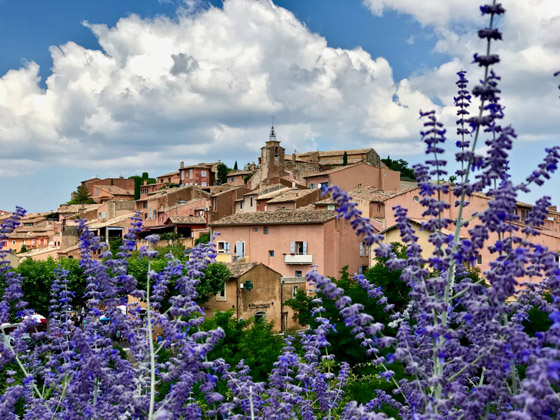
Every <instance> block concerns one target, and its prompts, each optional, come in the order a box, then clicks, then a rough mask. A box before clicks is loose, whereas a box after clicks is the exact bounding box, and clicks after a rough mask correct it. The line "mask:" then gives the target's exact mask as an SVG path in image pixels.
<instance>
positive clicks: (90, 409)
mask: <svg viewBox="0 0 560 420" xmlns="http://www.w3.org/2000/svg"><path fill="white" fill-rule="evenodd" d="M481 11H482V13H483V15H485V16H487V17H488V18H489V25H488V27H487V28H485V29H482V30H480V31H479V33H478V35H479V37H480V38H482V39H485V40H486V41H487V45H488V46H487V50H486V51H485V53H484V54H481V55H475V57H474V61H475V62H476V63H478V64H479V66H480V67H481V69H482V70H483V72H484V76H483V78H482V81H481V83H480V84H479V85H477V86H475V87H474V88H473V89H472V95H473V96H474V97H477V98H478V99H479V100H480V107H479V109H478V111H477V113H476V115H473V116H469V111H468V107H469V103H470V101H471V99H472V98H471V93H469V91H468V89H467V86H468V81H467V80H466V74H465V72H463V71H460V72H459V73H458V75H459V81H458V82H457V85H458V88H459V91H458V96H457V98H456V104H457V106H458V112H457V113H458V116H459V120H458V129H457V136H458V137H457V142H456V145H457V147H458V152H457V154H456V157H457V160H458V161H459V162H460V163H461V168H460V169H459V170H458V171H457V172H456V174H455V176H456V179H457V180H458V182H457V184H456V186H454V187H453V193H454V194H455V195H456V196H457V203H456V205H457V207H458V214H459V216H458V218H457V219H456V220H449V219H447V218H445V217H444V216H443V214H444V211H445V210H446V209H447V208H448V207H449V204H448V203H447V201H444V200H442V196H443V195H445V194H447V193H448V191H449V189H450V188H452V187H451V186H450V185H449V184H448V183H443V182H441V181H442V180H443V178H444V177H445V176H446V175H447V172H446V170H445V167H446V162H445V161H444V160H443V158H442V154H443V152H444V149H443V146H444V142H445V140H446V138H445V136H446V131H445V129H444V128H443V126H442V124H441V123H440V122H439V121H438V120H437V116H436V114H435V112H434V111H429V112H421V116H422V117H423V120H424V130H423V132H422V133H421V134H422V138H423V140H424V142H425V143H426V146H427V149H426V153H427V154H428V155H429V158H428V160H427V161H426V163H425V164H423V165H417V166H416V167H415V173H416V176H417V178H418V182H419V187H420V194H421V196H422V200H421V204H422V205H423V206H424V207H425V211H424V216H425V217H426V218H427V219H428V221H427V222H425V223H424V224H423V229H424V230H426V231H428V232H430V242H431V244H432V245H433V247H434V252H433V254H432V255H431V256H430V257H429V258H427V259H425V258H423V257H422V249H421V247H420V246H419V244H418V238H417V236H416V234H415V231H414V230H413V229H412V227H411V225H410V223H409V222H410V220H409V218H408V216H407V211H406V209H403V208H400V207H397V208H395V209H394V210H395V213H396V216H397V221H398V224H399V229H400V232H401V238H402V242H403V243H404V244H406V246H407V251H406V254H407V255H406V258H400V257H399V256H398V255H397V254H396V253H394V252H393V250H392V248H391V246H390V245H387V244H384V243H383V242H382V237H381V236H379V235H376V234H375V233H374V229H373V227H372V226H371V225H370V223H369V221H368V219H365V218H362V217H361V215H360V212H359V211H358V210H357V208H356V204H355V203H353V202H352V201H351V197H349V196H348V195H347V194H346V193H345V192H343V191H341V190H340V189H338V188H337V187H330V188H328V190H327V191H328V192H329V193H331V194H332V196H333V197H334V199H335V200H336V201H337V202H338V203H339V207H338V211H339V214H340V217H344V218H346V219H349V220H350V221H351V224H352V226H353V227H354V228H355V229H356V233H357V234H358V235H363V236H364V240H365V241H366V242H367V243H368V245H370V246H375V253H376V255H377V256H378V257H383V258H388V260H387V264H388V265H389V266H390V267H392V268H395V269H400V270H402V280H404V281H406V282H407V284H408V285H409V287H410V288H411V293H410V303H409V305H408V307H407V308H406V309H405V310H403V311H401V312H399V311H396V310H395V307H394V305H393V304H391V302H389V301H388V300H387V298H386V297H385V296H384V295H383V292H382V290H381V289H380V288H379V287H377V286H376V285H375V284H373V283H371V282H369V281H368V280H366V279H365V278H364V277H363V276H361V275H357V276H356V281H357V282H358V283H359V285H360V286H361V287H362V288H363V289H364V290H365V291H367V293H368V295H369V296H370V298H371V299H372V300H374V301H376V302H377V303H378V304H379V305H381V307H383V308H384V310H385V311H387V312H389V313H391V314H392V315H391V319H392V323H391V327H392V328H394V329H395V330H396V334H395V335H394V336H390V335H387V334H385V333H384V331H385V330H386V326H385V325H383V324H381V323H379V322H376V320H375V319H373V318H372V316H371V315H368V314H367V313H364V311H363V306H362V305H360V304H356V303H353V302H352V300H351V299H350V298H349V297H347V296H344V293H343V290H342V289H340V288H339V287H337V285H336V283H335V282H333V281H332V280H330V279H327V278H324V277H322V276H321V275H319V274H318V273H317V271H312V272H310V273H309V274H308V275H307V278H308V280H309V281H310V282H311V283H312V284H313V285H314V287H315V288H316V290H318V291H320V292H321V295H322V296H325V297H326V298H329V299H333V300H334V301H335V304H336V307H337V308H338V309H339V310H340V313H341V315H342V316H343V317H344V319H345V322H346V325H347V326H350V327H351V328H352V330H353V333H354V334H355V337H356V340H357V343H359V344H360V345H361V346H363V347H364V348H365V349H367V355H368V357H369V360H367V361H364V363H366V362H369V363H371V364H373V365H375V366H377V367H378V369H379V376H380V378H381V379H382V380H386V381H389V383H391V384H392V392H390V393H387V392H384V391H381V390H376V391H375V392H374V394H375V397H374V398H373V399H372V400H371V401H369V402H368V403H367V404H359V403H357V402H352V401H348V400H347V399H346V398H344V390H345V387H346V384H347V382H348V380H349V379H352V378H353V377H354V376H353V375H354V374H353V373H352V372H351V371H350V367H349V366H348V364H346V363H344V362H339V361H337V360H334V357H333V356H332V355H330V354H329V345H330V344H329V342H328V340H327V334H329V332H332V331H333V330H335V329H336V326H335V325H331V323H330V321H329V319H328V318H326V317H325V316H324V312H325V310H324V308H323V307H322V303H323V302H322V300H321V299H320V298H316V299H315V300H314V305H315V306H314V309H313V316H314V318H315V321H316V325H317V326H316V327H315V328H314V329H312V330H311V331H309V332H308V333H305V334H301V335H300V336H299V337H298V338H297V340H299V342H300V344H301V348H302V353H298V351H296V345H295V344H296V338H295V337H287V338H286V339H285V347H284V349H283V352H282V354H281V355H280V356H279V358H278V360H277V362H276V363H275V365H274V369H272V371H271V372H270V375H269V377H268V380H267V381H266V382H256V381H253V379H252V377H251V373H250V370H249V369H248V367H247V366H246V365H245V364H244V363H243V362H241V363H240V364H239V365H238V366H235V367H233V366H228V365H227V364H226V363H225V362H224V361H223V360H222V359H218V360H210V359H209V357H208V355H209V353H210V352H211V350H212V348H213V347H214V346H215V345H216V343H218V342H219V340H220V339H221V338H222V337H223V331H222V330H221V329H214V330H210V331H203V330H202V329H201V328H200V325H201V323H202V320H203V319H202V315H201V314H202V311H201V308H200V307H199V306H198V305H197V303H196V297H197V296H196V289H195V287H196V285H197V283H198V282H199V281H200V280H201V278H202V277H203V275H204V269H205V267H206V266H207V265H208V264H209V263H210V262H211V261H212V260H213V258H214V256H215V251H214V249H213V246H212V245H199V246H198V247H197V248H196V250H195V251H194V253H193V254H192V256H191V258H190V260H189V261H188V262H187V263H185V264H184V263H181V262H180V261H178V260H177V259H175V258H174V257H173V256H172V255H170V256H169V258H168V263H167V266H166V267H165V269H164V270H162V271H161V272H159V273H156V272H154V271H150V272H149V274H148V285H147V287H146V290H139V289H138V288H137V281H136V279H135V278H134V277H132V276H131V275H129V274H128V272H127V264H128V263H127V258H128V257H129V254H130V252H131V251H132V250H134V249H135V248H136V241H135V239H136V234H137V233H138V230H139V228H140V220H136V222H135V226H134V228H133V229H132V230H131V231H130V233H129V234H128V235H127V237H126V238H125V241H124V244H123V246H122V247H121V249H120V252H119V253H118V254H117V255H116V256H115V257H113V255H112V254H111V253H110V252H108V251H105V245H104V244H102V243H100V242H99V239H98V238H95V237H93V235H92V234H91V233H90V232H88V230H87V227H86V226H85V224H84V223H83V222H82V223H81V224H80V226H79V231H80V233H81V238H80V249H81V253H82V260H81V265H82V267H83V268H84V271H85V273H86V276H87V291H86V297H87V312H86V316H85V320H86V322H85V324H84V325H82V326H75V325H74V323H73V322H72V320H71V316H70V315H71V312H72V311H73V309H72V306H71V302H72V295H71V293H70V292H69V291H68V280H67V273H66V272H64V271H63V270H59V271H57V273H56V281H55V282H54V283H53V287H52V291H51V296H52V299H51V306H50V313H49V334H48V336H44V333H37V334H35V335H34V338H36V339H41V338H43V340H42V341H39V343H40V344H38V345H36V346H35V347H33V348H32V349H31V348H29V344H28V341H26V340H24V337H25V334H26V333H27V332H28V331H29V330H30V329H32V328H33V324H34V321H33V320H32V318H31V317H30V315H31V314H32V310H31V309H29V308H27V304H26V303H25V302H24V301H23V296H22V292H21V278H20V277H19V276H18V275H17V274H16V273H15V272H14V271H13V270H11V269H10V268H9V265H8V263H7V261H6V259H5V257H6V251H0V258H1V259H0V275H1V276H2V278H3V281H4V294H3V297H2V301H1V302H0V322H2V323H5V322H8V321H10V319H12V318H13V317H14V316H15V317H17V318H18V319H24V321H23V322H21V323H19V324H18V327H17V328H16V330H15V331H14V332H13V333H12V334H11V335H10V338H8V337H7V336H3V340H1V341H0V356H1V357H0V366H1V367H2V368H3V369H4V371H5V373H6V375H7V376H8V380H7V381H6V382H7V384H6V387H5V390H4V392H3V395H2V396H1V397H0V418H2V419H17V418H24V419H68V420H70V419H84V418H85V419H135V418H136V419H150V420H151V419H179V418H183V419H197V418H215V419H218V418H227V419H235V420H241V419H292V418H301V419H315V418H328V419H334V418H340V419H355V418H359V419H386V418H388V417H387V415H386V414H384V413H383V412H382V410H381V408H382V407H392V408H393V409H395V410H397V412H398V415H399V416H400V417H401V418H403V419H497V418H504V419H554V418H558V417H560V396H559V394H558V389H559V388H558V386H559V382H560V309H559V302H560V294H559V292H560V270H559V268H558V266H557V263H556V262H555V254H553V253H552V252H550V251H549V250H548V249H547V248H545V247H543V246H541V245H538V244H533V243H531V242H530V239H531V237H533V236H536V235H538V227H539V226H542V225H543V224H544V221H545V218H546V214H547V209H548V207H549V206H550V199H549V198H547V197H544V198H542V199H540V200H538V201H537V203H536V205H535V206H534V207H533V209H532V211H531V212H530V214H529V217H528V218H527V219H526V220H525V221H524V224H522V225H521V224H519V223H516V222H518V217H517V216H516V215H515V213H514V210H515V206H516V196H517V194H518V193H519V192H522V191H528V190H529V188H530V187H532V186H533V184H536V185H541V184H542V183H543V182H544V181H545V180H546V179H548V178H549V177H550V174H551V173H553V172H554V171H555V170H556V169H557V165H558V161H559V159H560V148H558V147H554V148H551V149H547V150H546V156H545V159H544V161H543V163H542V164H540V165H539V167H538V168H537V169H536V170H535V171H533V172H532V173H531V174H530V175H529V176H528V178H527V179H526V180H525V181H524V182H522V183H521V184H514V183H513V182H512V180H511V178H510V177H509V175H508V151H509V150H510V149H511V146H512V142H513V140H514V139H515V132H514V131H513V129H512V128H511V127H502V126H501V125H500V120H501V119H502V117H503V111H504V109H503V107H502V105H501V104H500V101H499V97H498V95H499V93H500V91H499V87H498V83H499V80H500V78H499V76H498V75H497V74H496V73H495V72H494V71H493V70H492V68H493V66H494V65H495V64H497V63H498V62H499V57H498V56H497V55H495V54H492V53H491V44H492V42H494V41H498V40H500V39H501V37H502V35H501V33H500V32H499V30H498V29H496V28H495V27H494V23H495V19H496V17H497V16H499V15H501V14H503V13H504V12H505V10H504V9H503V8H502V6H501V5H500V4H497V3H496V2H495V1H494V2H493V3H492V4H490V5H484V6H482V7H481ZM483 139H484V141H485V144H486V149H487V152H486V154H485V155H484V156H481V155H478V154H477V152H476V151H477V147H478V148H479V147H480V145H481V142H482V141H483ZM476 193H485V194H487V195H488V196H489V197H490V200H489V203H488V207H487V208H486V209H485V210H484V211H482V212H479V213H478V214H476V215H475V218H474V220H464V218H463V209H464V208H465V206H467V205H468V200H469V197H471V196H472V195H473V194H476ZM23 214H24V212H23V210H21V209H17V211H16V212H15V213H14V215H13V216H12V217H11V218H10V219H9V220H8V221H7V222H6V223H5V224H4V225H3V226H2V228H1V230H0V239H3V238H5V235H6V234H7V233H9V232H11V231H12V230H13V229H14V228H15V227H17V225H18V223H19V219H20V218H21V216H22V215H23ZM445 229H451V230H453V231H454V234H453V235H446V234H444V233H443V232H444V230H445ZM466 231H468V232H466ZM490 238H493V239H490ZM148 240H149V241H152V242H154V241H157V238H154V237H148ZM485 247H486V248H487V249H489V250H490V251H491V252H492V253H493V254H494V255H495V259H494V260H493V261H492V262H491V264H490V268H489V270H487V271H486V272H485V273H484V278H485V281H473V280H472V279H471V278H470V277H469V276H468V272H467V271H466V269H465V264H468V263H470V262H472V261H473V260H474V259H475V258H476V256H477V255H478V254H479V253H480V251H481V250H482V249H485ZM98 250H101V251H102V252H103V253H102V254H101V256H102V259H94V258H93V253H94V252H96V251H98ZM154 252H155V251H153V250H151V249H142V250H141V254H142V255H144V256H146V257H148V258H153V257H154V256H155V253H154ZM185 273H186V274H185ZM526 278H532V279H538V280H539V281H538V282H534V281H533V282H531V283H528V284H525V285H523V287H520V286H521V285H520V281H521V280H522V279H526ZM172 280H173V283H174V284H175V289H176V290H174V294H173V297H172V298H171V301H170V307H169V309H167V310H165V311H163V310H160V309H161V302H162V299H163V297H164V295H165V294H166V293H167V289H168V285H169V284H170V283H171V281H172ZM128 295H132V296H135V297H137V298H139V299H141V300H143V301H144V302H145V303H146V306H147V310H146V312H145V316H144V314H143V312H142V311H141V309H140V307H137V308H129V309H130V310H129V314H123V313H122V312H121V311H120V310H119V309H118V308H117V307H118V306H119V305H121V304H124V303H126V300H127V296H128ZM533 307H538V308H539V309H540V310H541V311H543V312H545V313H547V314H548V316H549V318H550V320H551V322H552V326H551V327H550V328H549V329H548V330H547V331H542V332H537V333H534V334H533V333H528V332H527V330H526V329H525V328H524V322H525V321H526V320H527V319H528V313H529V311H530V310H531V309H532V308H533ZM102 308H105V309H106V312H105V315H106V316H107V317H109V318H110V319H111V322H110V323H108V324H107V323H102V322H101V321H100V315H101V309H102ZM155 328H159V329H161V331H162V333H161V336H162V340H161V341H160V340H157V341H156V340H154V339H153V337H154V330H155ZM116 334H120V335H121V336H122V337H124V338H125V339H126V341H127V342H128V343H129V345H130V350H129V354H128V355H127V357H122V355H121V354H120V352H119V351H118V350H116V349H114V348H113V344H112V340H111V338H110V337H112V336H114V335H116ZM42 335H43V336H44V337H41V336H42ZM164 353H165V354H167V355H168V356H169V357H165V358H163V357H162V355H163V354H164ZM395 361H396V362H400V363H402V364H403V365H404V367H405V371H406V375H405V377H396V376H395V374H394V372H393V371H392V370H391V369H390V367H391V364H392V363H394V362H395ZM219 383H220V384H226V385H227V387H226V389H227V391H226V392H219V389H224V388H223V387H218V384H219ZM164 385H170V386H169V387H166V386H164ZM164 390H165V391H164Z"/></svg>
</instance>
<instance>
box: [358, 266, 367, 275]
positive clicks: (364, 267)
mask: <svg viewBox="0 0 560 420" xmlns="http://www.w3.org/2000/svg"><path fill="white" fill-rule="evenodd" d="M368 268H369V267H368V266H367V265H362V266H360V268H359V269H358V274H364V273H365V272H366V271H367V269H368Z"/></svg>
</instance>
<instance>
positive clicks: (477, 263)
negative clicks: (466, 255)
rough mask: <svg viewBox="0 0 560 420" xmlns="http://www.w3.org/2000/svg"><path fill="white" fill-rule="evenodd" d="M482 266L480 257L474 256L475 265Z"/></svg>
mask: <svg viewBox="0 0 560 420" xmlns="http://www.w3.org/2000/svg"><path fill="white" fill-rule="evenodd" d="M481 264H482V255H477V256H476V265H481Z"/></svg>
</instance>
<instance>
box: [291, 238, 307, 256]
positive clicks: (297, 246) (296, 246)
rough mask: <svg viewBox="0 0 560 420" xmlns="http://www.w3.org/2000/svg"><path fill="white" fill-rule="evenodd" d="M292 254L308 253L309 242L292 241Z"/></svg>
mask: <svg viewBox="0 0 560 420" xmlns="http://www.w3.org/2000/svg"><path fill="white" fill-rule="evenodd" d="M290 254H295V255H307V242H304V241H297V242H290Z"/></svg>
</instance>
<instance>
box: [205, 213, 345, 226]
mask: <svg viewBox="0 0 560 420" xmlns="http://www.w3.org/2000/svg"><path fill="white" fill-rule="evenodd" d="M335 218H336V212H335V211H329V210H327V211H324V210H284V209H282V210H276V211H257V212H252V213H237V214H234V215H232V216H226V217H224V218H222V219H220V220H218V221H216V222H214V223H210V226H251V225H309V224H323V223H327V222H329V221H331V220H333V219H335Z"/></svg>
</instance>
